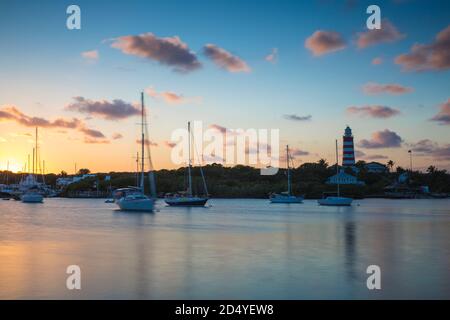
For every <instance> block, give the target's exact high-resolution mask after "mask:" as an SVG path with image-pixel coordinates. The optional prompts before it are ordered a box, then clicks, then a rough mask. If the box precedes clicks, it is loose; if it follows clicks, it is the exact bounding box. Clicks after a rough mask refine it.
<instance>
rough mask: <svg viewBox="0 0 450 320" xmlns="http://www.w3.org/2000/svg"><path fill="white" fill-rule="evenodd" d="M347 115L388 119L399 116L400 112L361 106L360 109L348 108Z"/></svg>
mask: <svg viewBox="0 0 450 320" xmlns="http://www.w3.org/2000/svg"><path fill="white" fill-rule="evenodd" d="M347 113H349V114H355V115H359V116H361V117H370V118H382V119H386V118H390V117H393V116H396V115H398V114H400V111H399V110H397V109H394V108H391V107H387V106H376V105H372V106H362V107H355V106H352V107H348V108H347Z"/></svg>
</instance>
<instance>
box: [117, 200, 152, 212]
mask: <svg viewBox="0 0 450 320" xmlns="http://www.w3.org/2000/svg"><path fill="white" fill-rule="evenodd" d="M116 203H117V205H118V206H119V208H120V210H123V211H141V212H152V211H153V208H154V206H155V204H154V201H153V200H152V199H139V200H127V199H125V198H122V199H119V200H117V201H116Z"/></svg>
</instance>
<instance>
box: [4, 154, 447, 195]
mask: <svg viewBox="0 0 450 320" xmlns="http://www.w3.org/2000/svg"><path fill="white" fill-rule="evenodd" d="M364 165H365V163H364V162H363V161H359V162H358V163H357V164H356V167H357V168H358V169H359V172H358V174H356V176H357V178H358V180H361V181H364V182H365V185H363V186H360V185H341V193H342V194H343V195H347V196H352V197H355V198H362V197H366V196H376V195H382V194H383V189H384V187H386V186H388V185H390V184H392V183H393V182H394V181H396V180H397V178H398V176H399V175H400V174H402V173H403V172H405V169H403V168H401V167H397V169H396V170H395V171H394V170H393V163H392V164H391V165H388V168H389V171H391V172H385V173H370V172H367V170H366V169H365V167H364ZM80 171H81V170H80ZM89 172H90V171H89V170H88V169H83V173H89ZM203 172H204V174H205V176H206V182H207V186H208V192H209V194H210V195H211V196H212V197H219V198H220V197H222V198H267V197H268V195H269V194H270V193H272V192H282V191H285V190H286V188H287V186H286V185H287V179H286V170H285V169H280V170H279V172H278V174H276V175H274V176H263V175H260V170H259V169H257V168H253V167H249V166H243V165H237V166H234V167H224V166H222V165H220V164H212V165H207V166H205V167H203ZM346 172H347V173H350V174H353V175H355V173H354V172H353V170H352V169H350V168H347V169H346ZM291 173H292V183H293V184H292V188H293V192H294V194H297V195H305V197H306V198H319V197H321V196H322V193H323V192H334V191H336V186H335V185H327V184H326V183H325V181H326V180H327V178H328V177H330V176H332V175H334V174H335V173H336V166H335V165H332V166H329V165H328V163H327V162H326V161H325V160H323V159H322V160H319V161H318V162H314V163H304V164H302V165H301V166H299V167H297V168H294V169H292V170H291ZM192 175H193V190H194V193H198V194H202V193H203V187H202V182H201V175H200V170H199V169H198V168H193V170H192ZM1 176H2V177H4V176H5V172H4V173H3V174H2V175H1ZM64 176H65V175H64V174H63V173H61V174H59V175H55V174H47V175H46V176H45V181H46V183H47V184H50V185H55V184H56V179H57V178H59V177H64ZM106 176H110V177H111V180H110V181H106V180H105V177H106ZM410 176H411V181H410V186H411V187H419V186H423V185H426V186H429V188H430V190H431V191H432V192H438V193H450V174H449V173H448V172H447V171H446V170H438V169H437V168H435V167H434V166H430V167H429V168H428V170H427V171H426V172H419V171H414V172H413V173H412V174H410ZM155 177H156V187H157V191H158V194H159V195H163V194H165V193H169V192H175V191H181V190H186V189H187V174H186V170H185V169H184V168H180V169H175V170H165V169H164V170H159V171H156V172H155ZM19 179H20V175H18V174H11V173H10V176H9V181H10V182H14V181H18V180H19ZM145 180H146V181H145V188H146V192H148V187H149V183H148V176H146V179H145ZM0 181H1V180H0ZM133 185H136V173H130V172H110V173H98V174H97V177H90V178H86V179H83V180H81V181H79V182H77V183H73V184H71V185H69V186H68V187H67V188H66V189H65V190H64V192H63V194H62V195H67V194H68V193H71V192H72V193H73V192H80V191H96V190H97V189H98V190H99V191H100V192H102V193H105V192H107V191H108V190H109V188H110V186H111V187H112V189H115V188H120V187H127V186H133Z"/></svg>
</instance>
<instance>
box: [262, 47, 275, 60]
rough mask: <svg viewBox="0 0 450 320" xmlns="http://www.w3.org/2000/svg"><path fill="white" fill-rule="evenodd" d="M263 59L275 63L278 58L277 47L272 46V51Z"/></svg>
mask: <svg viewBox="0 0 450 320" xmlns="http://www.w3.org/2000/svg"><path fill="white" fill-rule="evenodd" d="M264 60H266V61H268V62H271V63H276V62H277V60H278V48H273V49H272V51H271V52H270V53H269V54H268V55H267V56H266V57H265V58H264Z"/></svg>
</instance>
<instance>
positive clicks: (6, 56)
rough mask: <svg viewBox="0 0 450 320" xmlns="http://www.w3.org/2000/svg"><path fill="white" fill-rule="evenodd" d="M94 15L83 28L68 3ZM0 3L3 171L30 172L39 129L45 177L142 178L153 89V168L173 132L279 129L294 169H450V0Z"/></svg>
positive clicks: (162, 162)
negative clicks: (353, 163)
mask: <svg viewBox="0 0 450 320" xmlns="http://www.w3.org/2000/svg"><path fill="white" fill-rule="evenodd" d="M71 4H76V5H78V6H79V7H80V9H81V29H79V30H76V29H75V30H69V29H68V28H67V26H66V20H67V18H68V17H69V14H67V13H66V9H67V7H68V6H69V5H71ZM370 4H372V2H369V1H357V0H353V1H332V0H317V1H287V0H281V1H280V0H278V1H271V0H266V1H256V0H245V1H242V0H241V1H237V0H231V1H230V0H228V1H225V0H217V1H197V0H192V1H174V0H165V1H108V2H107V1H39V2H31V1H17V0H16V1H9V0H2V1H1V2H0V39H1V42H2V45H1V47H0V170H1V169H6V167H7V163H9V168H10V169H11V170H12V171H16V172H17V171H20V170H23V168H24V165H25V163H26V161H27V157H28V155H29V154H31V153H32V148H33V143H34V142H33V135H34V131H35V127H36V126H38V127H39V132H40V136H39V145H40V158H41V159H44V160H45V163H46V164H45V166H46V171H47V172H55V173H58V172H60V171H61V170H65V171H67V172H69V173H73V171H74V168H75V164H76V165H77V168H82V167H83V168H89V169H90V170H91V171H93V172H97V171H101V172H109V171H132V170H134V168H135V159H134V158H133V157H135V155H136V152H138V151H139V144H138V143H136V140H138V139H139V137H140V136H139V135H140V127H139V125H138V123H139V121H140V119H139V101H140V92H141V91H143V92H145V104H146V107H147V108H148V109H147V113H148V114H149V116H148V122H149V135H150V137H149V139H150V140H151V142H152V147H151V152H152V158H153V164H154V167H155V169H162V168H176V167H179V166H180V165H179V164H175V163H173V161H172V159H171V153H172V149H173V146H174V142H173V141H171V135H172V133H173V132H174V131H175V130H176V129H179V128H185V127H186V124H187V122H188V121H195V120H197V121H202V122H203V125H204V128H205V129H207V128H216V129H217V130H219V131H220V130H223V129H224V128H228V129H237V128H243V129H249V128H254V129H279V135H280V147H282V146H284V145H285V144H289V146H290V148H291V151H292V154H293V156H294V158H295V161H294V163H295V164H296V165H299V164H301V163H304V162H311V161H317V160H319V159H321V158H325V159H327V160H328V161H329V162H330V163H334V161H335V160H334V154H335V150H334V143H335V139H339V142H340V144H342V142H341V140H342V135H343V133H344V129H345V127H346V126H347V125H349V126H350V127H351V128H352V130H353V135H354V140H355V149H356V160H365V161H379V162H381V163H386V162H387V161H388V160H392V161H394V162H395V164H396V165H400V166H403V167H409V154H408V150H412V154H413V166H414V169H419V170H425V169H426V168H427V167H428V166H429V165H434V166H436V167H438V168H443V169H450V141H449V132H450V94H449V93H450V90H449V89H450V74H449V70H450V2H448V1H418V0H409V1H408V0H390V1H378V2H377V5H378V6H379V7H380V9H381V19H382V23H381V30H368V28H367V26H366V20H367V18H368V17H369V14H367V13H366V9H367V7H368V6H369V5H370Z"/></svg>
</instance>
